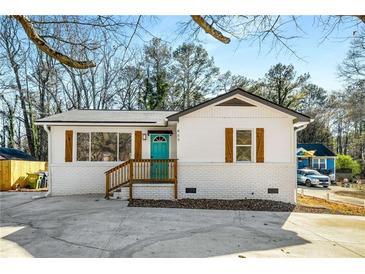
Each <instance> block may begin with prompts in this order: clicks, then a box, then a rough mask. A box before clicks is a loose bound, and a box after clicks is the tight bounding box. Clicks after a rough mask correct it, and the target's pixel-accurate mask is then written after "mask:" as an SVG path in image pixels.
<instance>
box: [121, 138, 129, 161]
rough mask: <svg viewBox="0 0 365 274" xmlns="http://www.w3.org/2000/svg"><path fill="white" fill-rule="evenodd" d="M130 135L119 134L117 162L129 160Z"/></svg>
mask: <svg viewBox="0 0 365 274" xmlns="http://www.w3.org/2000/svg"><path fill="white" fill-rule="evenodd" d="M131 143H132V135H131V134H130V133H119V160H121V161H127V160H129V157H130V153H131Z"/></svg>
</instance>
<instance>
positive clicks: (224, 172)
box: [178, 163, 296, 203]
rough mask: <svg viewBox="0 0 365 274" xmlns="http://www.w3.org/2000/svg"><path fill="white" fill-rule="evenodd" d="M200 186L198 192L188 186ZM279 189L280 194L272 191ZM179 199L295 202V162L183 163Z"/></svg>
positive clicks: (180, 172) (179, 177) (180, 170)
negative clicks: (186, 189)
mask: <svg viewBox="0 0 365 274" xmlns="http://www.w3.org/2000/svg"><path fill="white" fill-rule="evenodd" d="M187 187H189V188H190V187H191V188H196V189H197V191H196V194H192V193H185V188H187ZM268 188H278V189H279V194H268V191H267V189H268ZM178 193H179V198H180V199H181V198H206V199H244V198H248V199H250V198H251V199H269V200H277V201H284V202H290V203H295V200H296V198H295V193H296V178H295V165H293V164H268V163H263V164H246V163H242V164H226V163H219V164H218V163H179V174H178Z"/></svg>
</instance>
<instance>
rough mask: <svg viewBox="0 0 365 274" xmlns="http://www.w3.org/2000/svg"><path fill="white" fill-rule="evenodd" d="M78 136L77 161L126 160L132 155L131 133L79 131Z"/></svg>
mask: <svg viewBox="0 0 365 274" xmlns="http://www.w3.org/2000/svg"><path fill="white" fill-rule="evenodd" d="M76 138H77V139H76V146H77V147H76V153H77V155H76V159H77V161H103V162H107V161H118V160H120V161H126V160H128V159H129V157H130V153H131V143H132V135H131V134H130V133H119V134H118V133H116V132H91V133H89V132H85V133H84V132H78V133H77V137H76ZM118 151H119V153H118Z"/></svg>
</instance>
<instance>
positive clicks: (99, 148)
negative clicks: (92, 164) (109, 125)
mask: <svg viewBox="0 0 365 274" xmlns="http://www.w3.org/2000/svg"><path fill="white" fill-rule="evenodd" d="M116 160H117V133H111V132H92V133H91V161H116Z"/></svg>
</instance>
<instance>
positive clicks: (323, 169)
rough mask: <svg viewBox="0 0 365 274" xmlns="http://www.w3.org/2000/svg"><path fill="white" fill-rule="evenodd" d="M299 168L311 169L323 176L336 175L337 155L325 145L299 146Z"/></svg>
mask: <svg viewBox="0 0 365 274" xmlns="http://www.w3.org/2000/svg"><path fill="white" fill-rule="evenodd" d="M297 158H298V161H297V163H298V169H299V168H311V169H315V170H318V171H319V172H320V173H322V174H326V175H329V174H336V154H335V153H333V152H332V151H331V150H330V149H329V148H328V147H326V146H325V145H323V144H297Z"/></svg>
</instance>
